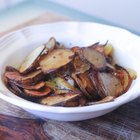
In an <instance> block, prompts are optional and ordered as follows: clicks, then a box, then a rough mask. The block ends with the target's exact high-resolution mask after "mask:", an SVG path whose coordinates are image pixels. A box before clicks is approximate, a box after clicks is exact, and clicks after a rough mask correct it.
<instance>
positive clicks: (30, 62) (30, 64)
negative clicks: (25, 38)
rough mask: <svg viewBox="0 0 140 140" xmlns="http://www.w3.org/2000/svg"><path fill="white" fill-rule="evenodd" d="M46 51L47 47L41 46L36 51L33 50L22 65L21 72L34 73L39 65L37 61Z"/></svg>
mask: <svg viewBox="0 0 140 140" xmlns="http://www.w3.org/2000/svg"><path fill="white" fill-rule="evenodd" d="M44 49H45V46H44V45H41V46H39V47H37V48H36V49H35V50H33V51H32V52H31V53H30V54H29V55H28V56H27V57H26V59H25V60H24V62H23V63H22V65H21V66H20V67H19V72H20V73H23V74H26V73H28V72H30V71H32V70H33V69H34V68H35V67H36V65H37V63H36V60H37V59H38V58H39V56H40V55H41V53H42V52H43V51H44Z"/></svg>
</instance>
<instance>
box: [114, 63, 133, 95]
mask: <svg viewBox="0 0 140 140" xmlns="http://www.w3.org/2000/svg"><path fill="white" fill-rule="evenodd" d="M116 69H117V70H116V73H114V75H116V76H117V77H118V78H119V79H120V81H121V83H122V86H123V92H124V93H125V92H126V91H127V90H128V89H129V87H130V86H131V83H132V80H133V79H132V78H131V76H130V74H129V72H128V71H127V70H126V69H124V68H123V67H121V66H118V65H116Z"/></svg>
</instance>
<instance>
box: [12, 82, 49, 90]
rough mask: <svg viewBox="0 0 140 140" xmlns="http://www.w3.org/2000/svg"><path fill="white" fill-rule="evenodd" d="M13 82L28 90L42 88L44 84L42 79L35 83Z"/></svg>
mask: <svg viewBox="0 0 140 140" xmlns="http://www.w3.org/2000/svg"><path fill="white" fill-rule="evenodd" d="M14 83H15V85H17V86H19V87H21V88H23V89H29V90H39V89H42V88H44V87H45V85H46V84H45V82H44V81H41V82H39V83H37V84H35V85H23V84H19V83H17V82H14Z"/></svg>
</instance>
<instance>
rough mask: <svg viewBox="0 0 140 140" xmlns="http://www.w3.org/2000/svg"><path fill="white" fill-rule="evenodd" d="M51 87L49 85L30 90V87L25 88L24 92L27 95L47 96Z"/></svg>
mask: <svg viewBox="0 0 140 140" xmlns="http://www.w3.org/2000/svg"><path fill="white" fill-rule="evenodd" d="M51 91H52V90H51V89H50V88H48V87H45V88H43V89H41V90H28V89H24V93H25V94H26V96H30V97H37V98H39V97H43V96H47V95H48V94H50V93H51Z"/></svg>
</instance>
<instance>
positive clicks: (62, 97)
mask: <svg viewBox="0 0 140 140" xmlns="http://www.w3.org/2000/svg"><path fill="white" fill-rule="evenodd" d="M78 96H79V94H72V93H66V94H57V95H52V96H48V97H45V98H43V99H42V100H41V101H40V103H41V104H45V105H50V106H52V105H61V104H64V103H65V102H67V101H69V100H71V99H74V98H77V97H78Z"/></svg>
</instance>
